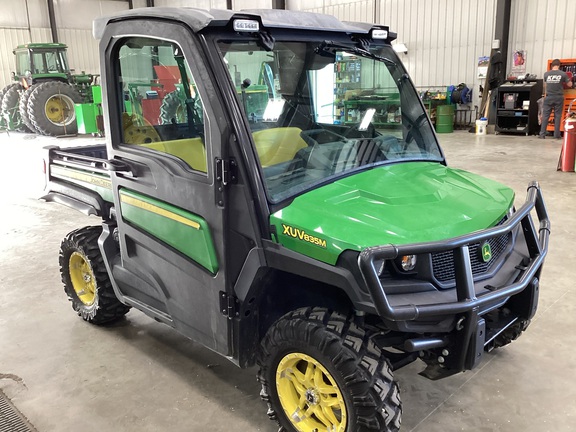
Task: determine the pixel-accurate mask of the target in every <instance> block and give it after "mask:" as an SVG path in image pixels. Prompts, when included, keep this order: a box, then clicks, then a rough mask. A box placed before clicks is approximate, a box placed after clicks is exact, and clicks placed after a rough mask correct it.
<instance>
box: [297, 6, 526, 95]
mask: <svg viewBox="0 0 576 432" xmlns="http://www.w3.org/2000/svg"><path fill="white" fill-rule="evenodd" d="M518 1H521V0H518ZM287 8H288V9H294V10H298V9H299V10H307V11H311V12H320V13H328V14H331V15H335V16H336V17H338V18H339V19H341V20H346V21H366V22H376V23H379V24H384V25H388V26H389V27H390V29H391V30H392V31H394V32H397V33H398V39H397V42H401V43H404V44H405V45H406V46H407V47H408V53H407V54H400V56H401V60H402V62H403V63H404V65H405V66H406V68H407V69H408V71H409V73H410V75H411V76H412V79H413V80H414V82H415V84H416V86H418V87H419V88H420V89H422V90H426V89H435V88H436V87H438V88H442V87H445V86H446V85H450V84H454V85H457V84H459V83H461V82H465V83H466V84H468V86H469V87H472V86H473V87H474V89H475V90H476V91H475V93H476V94H477V93H478V90H477V89H478V85H477V84H481V83H482V82H481V81H480V80H479V79H478V78H477V68H478V57H480V56H483V55H489V54H490V49H491V46H492V39H493V35H494V21H495V12H496V0H485V1H482V2H477V1H476V0H373V1H369V0H368V1H367V0H356V1H354V0H348V1H344V0H310V1H305V2H304V1H298V0H288V1H287Z"/></svg>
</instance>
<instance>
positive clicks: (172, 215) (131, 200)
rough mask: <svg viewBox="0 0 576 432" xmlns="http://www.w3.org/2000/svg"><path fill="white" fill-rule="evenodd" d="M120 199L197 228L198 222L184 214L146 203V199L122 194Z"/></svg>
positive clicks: (198, 226)
mask: <svg viewBox="0 0 576 432" xmlns="http://www.w3.org/2000/svg"><path fill="white" fill-rule="evenodd" d="M120 199H121V201H122V202H123V203H126V204H128V205H131V206H134V207H138V208H141V209H142V210H146V211H149V212H151V213H154V214H157V215H159V216H163V217H165V218H168V219H172V220H173V221H176V222H180V223H181V224H184V225H188V226H190V227H192V228H194V229H197V230H199V229H200V224H199V223H198V222H194V221H191V220H190V219H186V218H185V217H184V216H180V215H178V214H176V213H173V212H171V211H169V210H166V209H163V208H161V207H158V206H156V205H154V204H150V203H147V202H146V201H142V200H139V199H137V198H133V197H130V196H126V195H122V194H121V196H120Z"/></svg>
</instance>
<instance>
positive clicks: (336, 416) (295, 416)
mask: <svg viewBox="0 0 576 432" xmlns="http://www.w3.org/2000/svg"><path fill="white" fill-rule="evenodd" d="M258 364H259V366H260V371H259V373H258V379H259V381H260V383H261V384H262V391H261V393H260V395H261V397H262V399H263V400H264V401H265V402H267V403H268V416H269V417H270V419H271V420H275V421H277V422H278V424H279V425H280V431H284V432H310V431H314V430H317V431H326V430H329V431H343V432H344V431H346V432H352V431H354V432H377V431H378V432H381V431H384V432H390V431H393V432H396V431H399V430H400V422H401V417H402V405H401V402H400V392H399V388H398V383H397V382H396V381H395V380H394V376H393V373H392V367H391V365H390V363H389V361H388V360H387V359H386V357H385V356H384V355H383V354H382V351H381V350H380V349H379V348H378V347H377V346H376V344H375V343H374V341H373V334H372V333H371V332H370V331H367V330H365V329H363V328H361V327H359V326H357V325H356V324H354V322H353V321H352V320H351V318H350V317H346V316H344V315H341V314H339V313H336V312H330V311H328V310H327V309H323V308H306V309H298V310H296V311H293V312H290V313H288V314H286V315H285V316H283V317H282V318H280V319H279V320H278V321H277V322H276V323H274V324H273V325H272V326H271V327H270V329H269V330H268V331H267V333H266V335H265V336H264V338H263V340H262V342H261V347H260V351H259V354H258Z"/></svg>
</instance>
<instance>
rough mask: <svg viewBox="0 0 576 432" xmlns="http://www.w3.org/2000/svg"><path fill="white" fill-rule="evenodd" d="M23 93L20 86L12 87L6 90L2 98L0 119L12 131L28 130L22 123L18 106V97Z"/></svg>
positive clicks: (22, 88)
mask: <svg viewBox="0 0 576 432" xmlns="http://www.w3.org/2000/svg"><path fill="white" fill-rule="evenodd" d="M23 92H24V87H22V85H21V84H16V85H12V86H11V87H10V88H9V89H7V90H6V93H4V95H3V97H2V104H1V106H0V108H1V111H2V117H3V118H4V119H5V121H6V122H7V126H8V127H9V128H11V129H12V130H16V131H21V132H27V131H28V128H27V127H26V125H25V124H23V123H22V119H21V118H20V112H19V111H18V106H19V103H20V95H21V94H22V93H23Z"/></svg>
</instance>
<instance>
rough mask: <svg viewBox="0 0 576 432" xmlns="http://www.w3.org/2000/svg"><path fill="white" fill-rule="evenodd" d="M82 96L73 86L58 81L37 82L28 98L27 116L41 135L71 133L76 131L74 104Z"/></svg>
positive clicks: (79, 100)
mask: <svg viewBox="0 0 576 432" xmlns="http://www.w3.org/2000/svg"><path fill="white" fill-rule="evenodd" d="M81 102H82V96H81V95H80V93H78V91H76V89H74V87H72V86H71V85H69V84H66V83H63V82H60V81H49V82H45V83H42V84H38V87H36V89H35V90H34V91H33V92H32V93H31V94H30V99H28V117H29V119H30V122H31V123H32V124H33V125H34V128H35V129H36V130H37V131H38V132H39V133H41V134H43V135H51V136H58V135H73V134H75V133H77V132H78V125H77V124H76V111H75V110H74V104H76V103H81Z"/></svg>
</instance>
